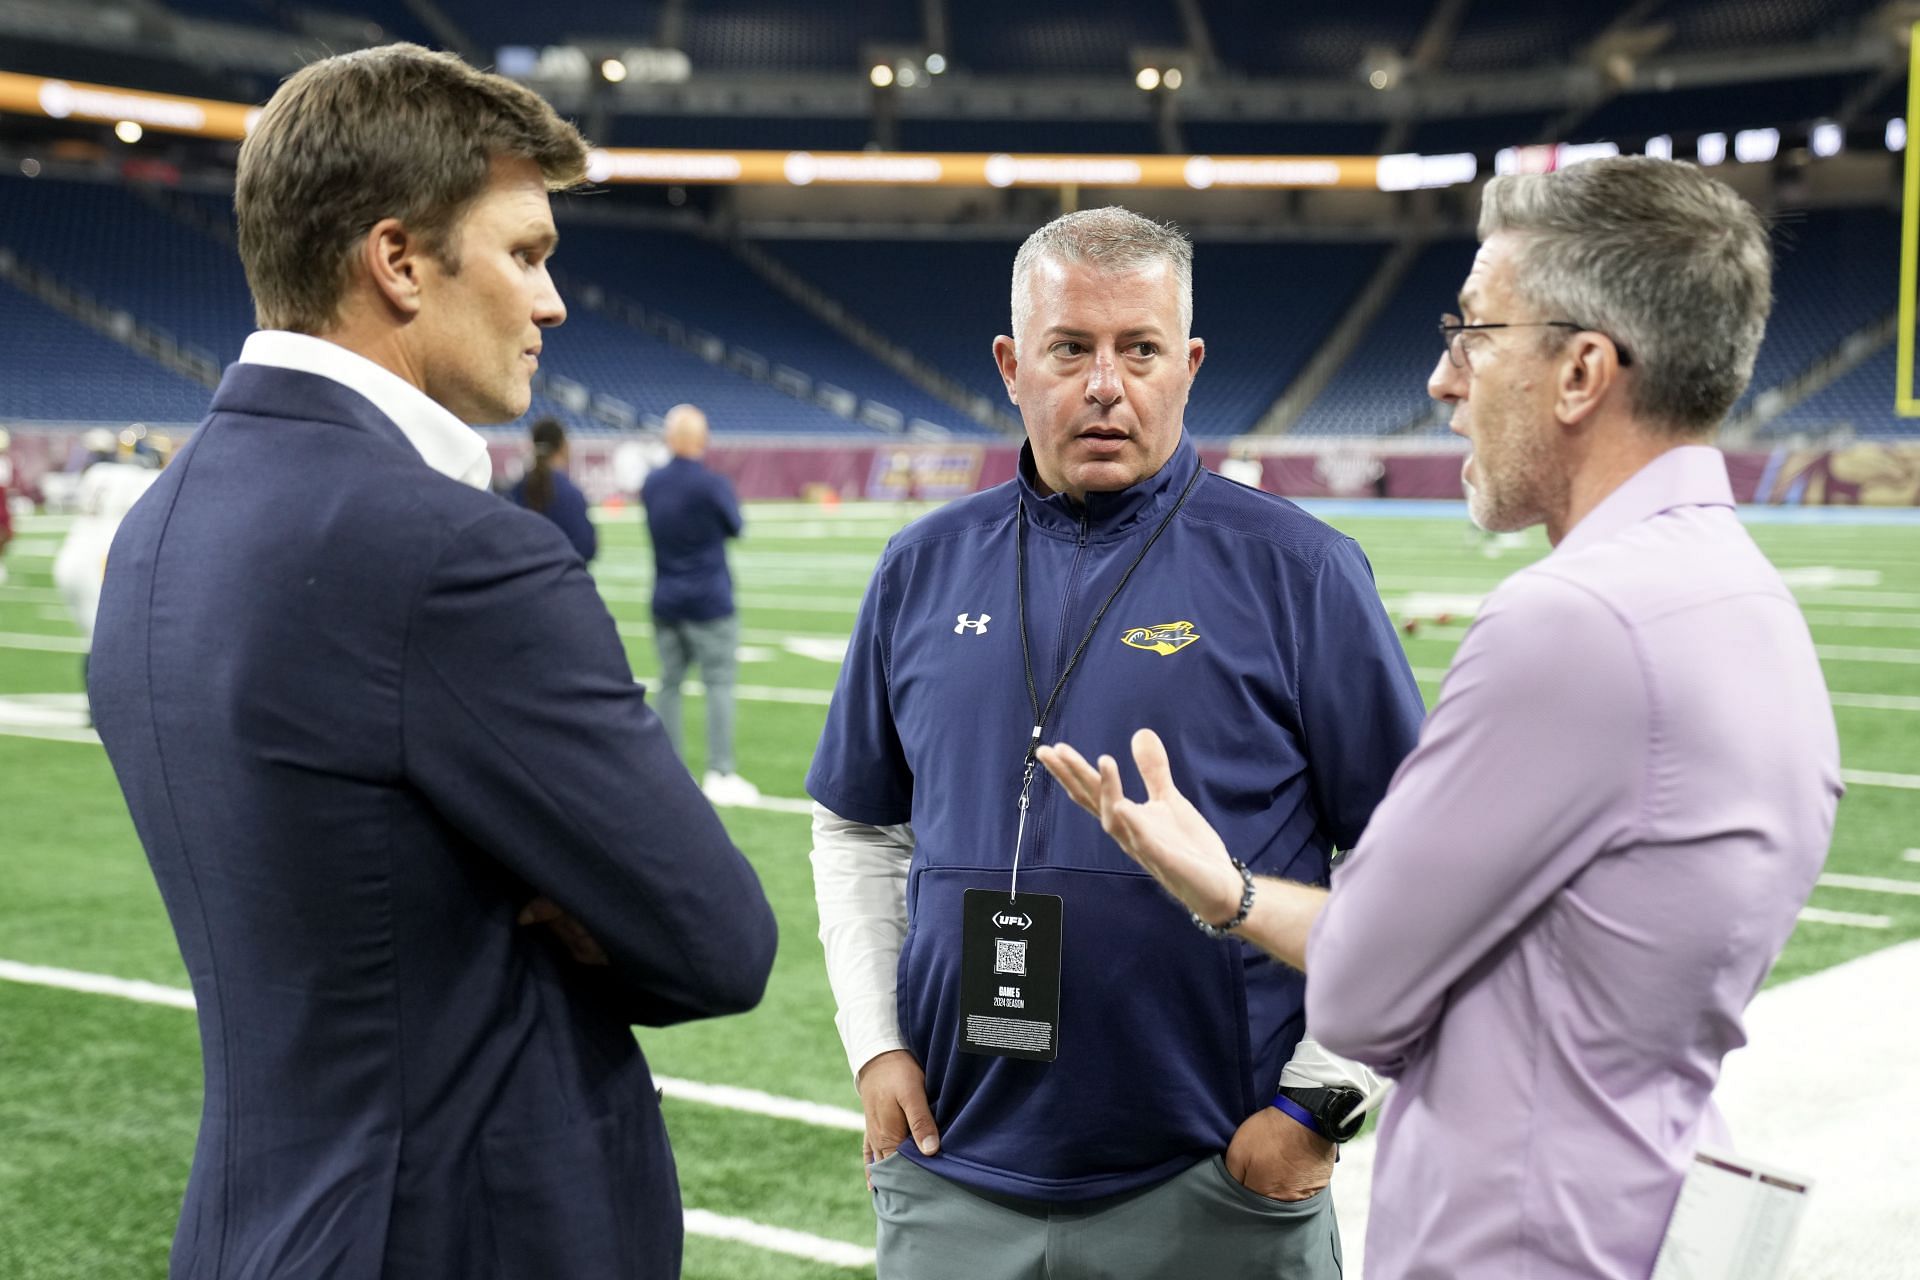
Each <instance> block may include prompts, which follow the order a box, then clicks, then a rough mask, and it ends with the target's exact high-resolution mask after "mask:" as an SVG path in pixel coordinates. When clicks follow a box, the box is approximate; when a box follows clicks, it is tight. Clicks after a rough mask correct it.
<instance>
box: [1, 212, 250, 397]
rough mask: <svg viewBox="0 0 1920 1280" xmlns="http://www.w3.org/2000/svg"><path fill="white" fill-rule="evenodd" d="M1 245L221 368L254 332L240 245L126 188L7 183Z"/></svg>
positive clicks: (27, 262)
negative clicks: (205, 232)
mask: <svg viewBox="0 0 1920 1280" xmlns="http://www.w3.org/2000/svg"><path fill="white" fill-rule="evenodd" d="M220 202H221V203H222V204H225V203H226V202H225V200H224V198H221V201H220ZM211 206H212V200H211V199H209V200H208V207H211ZM0 245H6V246H8V247H10V248H11V249H12V250H13V251H14V253H16V254H17V255H18V256H19V258H20V260H21V261H22V262H24V263H26V264H27V265H28V266H31V267H35V268H37V269H39V270H42V271H46V272H48V273H50V274H52V275H54V276H56V277H58V278H59V279H60V280H62V281H63V282H64V283H66V284H68V285H70V286H72V287H74V288H77V289H79V290H81V291H83V292H85V293H87V294H90V295H91V296H92V297H93V298H95V299H96V300H97V301H100V302H103V303H107V304H109V305H112V306H115V307H119V308H121V309H123V310H125V311H128V312H131V313H132V314H133V315H134V316H135V317H137V318H138V319H139V320H140V321H141V322H143V323H145V324H149V325H157V326H158V327H160V328H162V329H165V330H166V331H168V332H169V333H171V334H172V335H173V336H174V337H175V338H176V339H177V340H179V341H180V342H181V343H182V344H183V345H186V346H191V347H196V348H198V349H200V350H201V351H202V352H204V353H205V354H207V355H208V356H210V357H211V358H212V359H213V360H214V361H215V362H216V363H218V364H223V365H224V364H226V363H228V362H230V361H231V360H233V358H234V357H235V356H237V355H239V354H240V344H241V343H242V342H244V341H245V340H246V336H247V334H248V333H249V332H250V331H251V330H252V328H253V305H252V302H251V301H250V300H249V298H248V294H247V283H246V277H245V275H244V274H243V273H242V271H241V269H240V261H239V258H238V257H237V256H236V254H235V252H234V249H233V247H232V246H231V245H223V244H220V243H218V242H217V241H215V240H213V239H212V238H210V237H208V236H206V235H203V234H201V233H200V232H198V231H195V230H193V229H192V228H190V227H188V226H186V225H185V224H183V223H181V222H179V221H176V220H175V219H173V218H171V217H169V216H168V215H167V214H165V213H163V212H161V211H160V210H159V209H158V208H156V207H155V206H154V205H152V204H150V203H148V202H147V201H146V200H145V199H143V198H142V197H141V196H140V195H139V194H137V193H136V192H134V191H133V190H131V189H129V188H126V187H118V186H108V185H103V184H98V183H86V182H58V181H53V180H51V179H45V178H41V179H28V178H20V177H0Z"/></svg>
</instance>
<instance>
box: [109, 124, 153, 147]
mask: <svg viewBox="0 0 1920 1280" xmlns="http://www.w3.org/2000/svg"><path fill="white" fill-rule="evenodd" d="M146 132H147V131H146V130H145V129H142V128H141V127H140V122H139V121H137V120H122V121H121V122H120V123H119V124H116V125H114V126H113V136H114V137H116V138H118V139H120V141H122V142H124V143H126V144H127V145H128V146H132V145H133V144H134V143H136V142H138V141H140V139H141V138H142V137H144V136H146Z"/></svg>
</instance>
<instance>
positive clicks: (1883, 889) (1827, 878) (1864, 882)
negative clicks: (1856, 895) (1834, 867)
mask: <svg viewBox="0 0 1920 1280" xmlns="http://www.w3.org/2000/svg"><path fill="white" fill-rule="evenodd" d="M1820 883H1821V884H1822V885H1824V886H1826V887H1827V888H1829V889H1858V890H1860V891H1861V892H1862V893H1903V894H1907V895H1909V896H1911V897H1916V898H1920V880H1890V879H1888V878H1886V877H1884V876H1850V875H1844V874H1842V873H1840V872H1837V871H1830V872H1828V873H1827V874H1826V875H1823V876H1821V877H1820Z"/></svg>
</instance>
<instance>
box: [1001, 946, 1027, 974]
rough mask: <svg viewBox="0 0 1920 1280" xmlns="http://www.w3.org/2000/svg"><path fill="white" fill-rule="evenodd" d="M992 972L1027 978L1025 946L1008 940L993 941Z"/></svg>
mask: <svg viewBox="0 0 1920 1280" xmlns="http://www.w3.org/2000/svg"><path fill="white" fill-rule="evenodd" d="M993 971H994V972H995V973H1011V974H1016V975H1018V976H1020V977H1022V978H1024V977H1026V976H1027V944H1026V943H1025V942H1016V941H1013V940H1012V939H1009V938H995V939H994V940H993Z"/></svg>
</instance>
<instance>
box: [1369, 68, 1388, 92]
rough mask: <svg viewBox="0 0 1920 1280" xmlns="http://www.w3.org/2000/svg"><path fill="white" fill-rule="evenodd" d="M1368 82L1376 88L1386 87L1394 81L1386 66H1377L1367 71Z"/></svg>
mask: <svg viewBox="0 0 1920 1280" xmlns="http://www.w3.org/2000/svg"><path fill="white" fill-rule="evenodd" d="M1367 83H1368V84H1370V85H1372V86H1373V87H1374V88H1376V89H1384V88H1386V87H1387V86H1388V85H1390V84H1392V83H1393V77H1392V76H1391V75H1389V74H1388V73H1387V72H1386V70H1385V69H1384V68H1380V67H1376V68H1374V69H1373V70H1372V71H1370V72H1368V73H1367Z"/></svg>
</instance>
